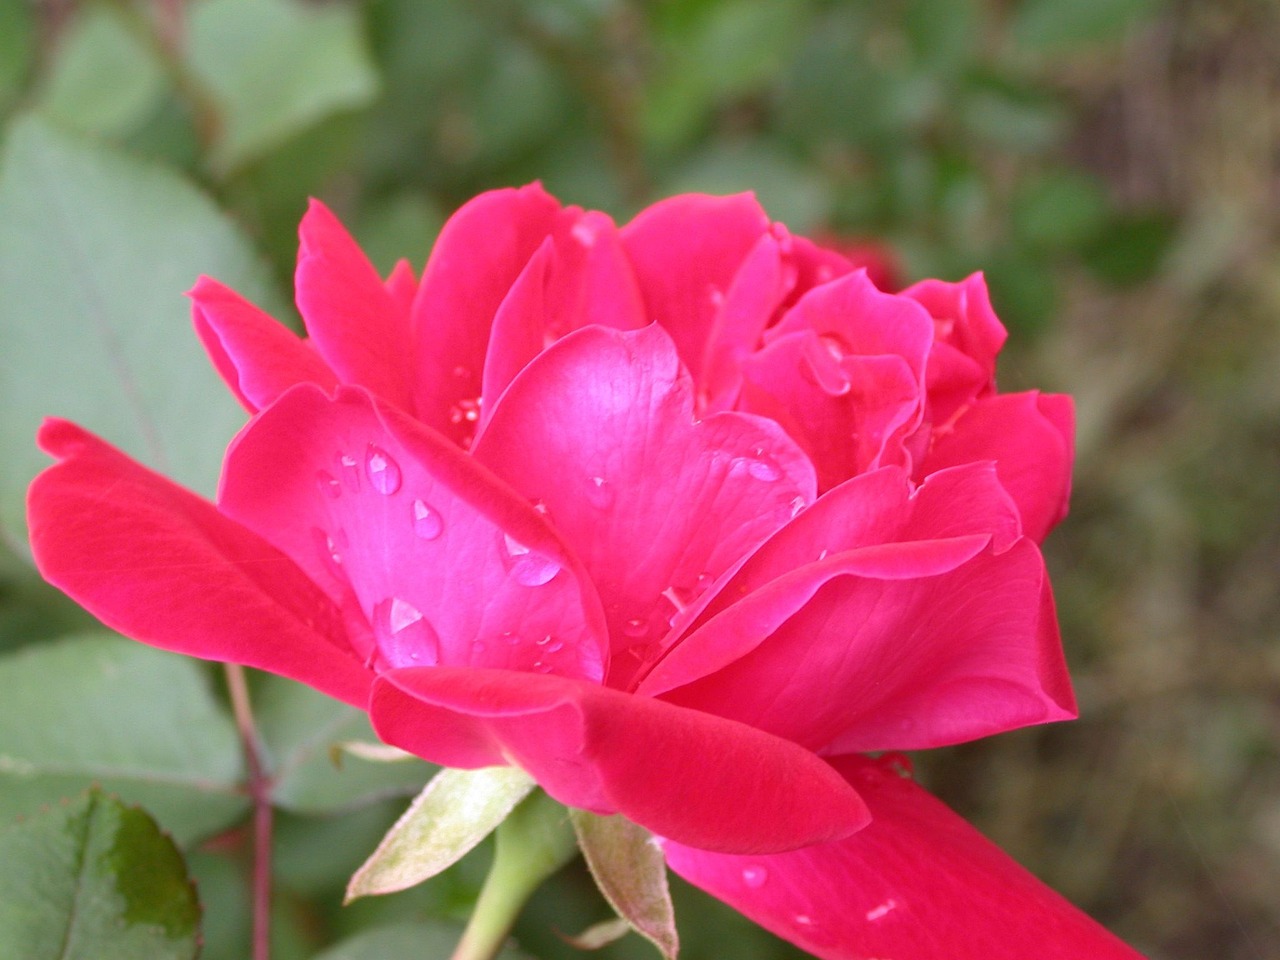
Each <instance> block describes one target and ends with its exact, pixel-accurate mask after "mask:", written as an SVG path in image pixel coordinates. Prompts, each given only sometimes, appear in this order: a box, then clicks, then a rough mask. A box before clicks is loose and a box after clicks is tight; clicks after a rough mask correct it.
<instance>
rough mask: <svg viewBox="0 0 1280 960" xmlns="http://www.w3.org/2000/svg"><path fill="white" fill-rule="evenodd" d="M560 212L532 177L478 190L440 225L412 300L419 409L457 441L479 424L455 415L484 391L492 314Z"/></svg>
mask: <svg viewBox="0 0 1280 960" xmlns="http://www.w3.org/2000/svg"><path fill="white" fill-rule="evenodd" d="M561 212H562V211H561V209H560V204H559V202H558V201H557V200H556V199H555V198H554V197H552V196H551V195H550V194H548V193H547V192H546V191H545V190H543V189H542V187H541V185H540V184H537V183H533V184H529V185H528V186H526V187H521V188H520V189H518V190H510V189H508V190H491V191H489V192H488V193H482V194H480V196H478V197H476V198H475V199H474V200H471V201H470V202H468V203H466V204H465V205H463V206H462V207H461V209H459V210H458V211H457V212H456V213H455V214H454V215H453V216H452V217H450V218H449V220H448V222H447V223H445V225H444V228H443V229H442V230H441V231H440V236H439V238H438V239H437V240H436V244H435V247H434V248H433V249H432V251H431V258H430V259H429V260H428V261H427V266H426V269H425V270H424V272H423V275H422V283H421V284H420V286H419V288H418V296H417V299H416V300H415V301H414V304H413V313H412V327H413V337H414V346H413V370H414V376H415V379H414V385H413V389H414V398H415V405H414V409H415V411H416V413H417V415H418V418H419V419H420V420H422V421H423V422H424V423H426V424H428V425H429V426H432V427H435V428H436V429H437V430H439V431H440V432H442V433H444V434H445V435H446V436H448V437H450V438H452V439H453V440H454V442H456V443H461V442H462V441H463V440H464V439H467V438H469V437H470V436H471V434H472V433H473V432H474V430H475V424H474V422H468V421H466V420H465V418H463V419H462V420H459V421H458V422H452V421H451V416H452V414H453V411H455V410H456V409H457V408H458V405H459V404H460V403H462V404H474V403H476V402H477V400H478V398H479V397H480V395H481V393H480V390H481V386H482V383H481V377H482V374H483V370H484V362H485V351H486V349H487V347H488V343H489V330H490V327H491V325H492V324H493V319H494V315H495V314H496V313H497V311H498V307H499V305H500V304H501V303H502V301H503V299H504V298H505V297H506V296H507V293H508V291H509V290H510V289H511V285H512V284H513V283H514V282H515V280H516V278H517V277H518V276H519V275H520V272H521V271H522V270H524V268H525V265H526V264H527V263H528V262H529V258H530V257H531V256H533V253H534V251H536V250H537V249H538V246H539V245H540V244H541V243H542V242H543V240H544V239H545V238H546V237H547V234H548V233H550V232H551V230H552V228H553V227H554V225H555V223H556V221H557V219H558V218H560V216H561Z"/></svg>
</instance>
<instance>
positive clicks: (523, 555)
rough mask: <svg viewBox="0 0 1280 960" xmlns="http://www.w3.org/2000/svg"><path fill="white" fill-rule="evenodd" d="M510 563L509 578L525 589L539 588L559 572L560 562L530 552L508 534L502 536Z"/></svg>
mask: <svg viewBox="0 0 1280 960" xmlns="http://www.w3.org/2000/svg"><path fill="white" fill-rule="evenodd" d="M502 540H503V543H504V544H505V546H506V548H507V556H508V558H510V561H511V566H510V570H511V576H512V577H514V578H515V581H516V583H519V584H521V585H523V586H526V587H540V586H542V585H543V584H544V583H548V582H549V581H550V580H551V579H552V578H553V577H555V575H556V574H557V573H559V572H560V570H561V566H560V561H558V560H556V559H554V558H552V557H548V556H545V555H543V554H541V553H537V552H536V551H533V550H530V549H529V548H528V547H526V546H525V545H524V544H523V543H521V542H520V541H519V540H516V539H514V538H512V537H511V536H510V535H509V534H505V533H504V534H503V535H502Z"/></svg>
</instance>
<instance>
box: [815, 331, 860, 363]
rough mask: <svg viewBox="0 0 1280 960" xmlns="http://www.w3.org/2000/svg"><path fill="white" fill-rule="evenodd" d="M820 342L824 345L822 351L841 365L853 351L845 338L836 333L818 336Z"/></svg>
mask: <svg viewBox="0 0 1280 960" xmlns="http://www.w3.org/2000/svg"><path fill="white" fill-rule="evenodd" d="M818 342H819V343H820V344H822V349H824V350H826V351H827V353H828V354H830V356H831V359H832V360H835V361H836V362H837V363H839V362H840V361H841V360H843V359H844V358H845V356H846V355H847V354H848V353H849V352H850V351H851V350H852V349H853V348H852V347H851V346H850V345H849V342H848V341H847V340H845V338H844V337H841V336H839V335H838V334H834V333H823V334H819V335H818Z"/></svg>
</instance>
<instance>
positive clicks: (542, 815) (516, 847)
mask: <svg viewBox="0 0 1280 960" xmlns="http://www.w3.org/2000/svg"><path fill="white" fill-rule="evenodd" d="M576 852H577V845H576V840H575V839H574V833H573V829H572V828H571V827H570V825H569V817H568V811H566V810H565V808H564V807H562V806H560V804H558V803H556V802H555V801H554V800H552V799H551V798H550V797H548V796H547V795H546V794H545V793H543V792H542V791H541V790H538V791H536V792H535V793H534V794H533V795H532V796H530V797H529V798H528V799H527V800H525V801H524V802H523V803H521V804H520V805H519V806H518V807H516V809H515V810H513V811H512V813H511V816H509V817H508V818H507V819H506V820H505V821H504V822H503V823H502V825H501V826H499V827H498V830H497V844H496V847H495V850H494V855H493V866H491V867H490V868H489V876H488V877H486V878H485V881H484V887H483V888H482V889H481V890H480V898H479V899H478V900H477V901H476V907H475V910H474V912H473V913H472V914H471V919H470V921H468V923H467V929H466V931H465V932H464V933H463V934H462V939H461V940H460V941H459V942H458V948H457V949H456V950H455V951H454V953H453V960H493V958H494V957H496V956H497V955H498V952H499V951H500V950H501V949H502V945H503V943H505V942H506V938H507V934H508V933H509V932H510V931H511V927H512V926H513V925H514V924H515V922H516V917H517V916H518V915H519V913H520V910H521V908H522V907H523V906H524V905H525V902H526V901H527V900H528V899H529V897H530V896H532V894H533V891H535V890H536V889H538V886H539V885H540V884H541V883H542V881H544V880H546V879H547V877H549V876H551V875H552V874H553V873H555V872H556V871H557V870H559V869H560V868H561V867H562V866H564V865H565V864H566V863H568V861H569V860H570V859H571V858H572V857H573V855H574V854H575V853H576Z"/></svg>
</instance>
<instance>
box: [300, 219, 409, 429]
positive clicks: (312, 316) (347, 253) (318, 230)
mask: <svg viewBox="0 0 1280 960" xmlns="http://www.w3.org/2000/svg"><path fill="white" fill-rule="evenodd" d="M298 232H299V235H300V237H301V241H302V242H301V246H300V247H299V249H298V268H297V272H296V274H295V278H294V282H295V285H296V287H297V291H296V296H297V301H298V311H299V312H300V313H301V314H302V319H303V320H304V321H305V322H306V325H307V333H308V334H310V336H311V342H312V344H314V346H315V348H316V349H317V350H318V351H319V352H320V355H321V356H322V357H324V359H325V360H326V361H327V362H328V364H329V366H330V367H331V368H332V369H333V371H334V373H336V374H337V375H338V378H339V379H340V380H342V382H344V383H352V384H359V385H360V386H363V387H366V388H368V389H369V390H372V391H373V392H374V393H376V394H377V395H378V396H380V397H384V398H385V399H387V400H389V401H391V402H392V403H394V404H396V405H398V406H400V407H401V408H403V409H405V410H412V409H413V408H412V406H411V404H412V391H411V384H412V382H413V376H414V371H413V369H412V366H411V350H410V344H409V318H408V315H407V314H406V313H405V311H404V310H403V308H402V307H401V305H400V304H399V302H398V301H397V299H396V298H395V297H393V296H392V293H391V292H389V291H388V288H387V286H386V285H384V284H383V282H382V278H381V277H379V276H378V272H377V271H376V270H374V268H373V264H371V263H370V262H369V258H368V257H366V256H365V255H364V252H363V251H362V250H361V249H360V247H359V246H357V244H356V242H355V240H353V239H352V238H351V235H350V234H349V233H347V231H346V230H345V229H344V228H343V226H342V224H341V223H339V222H338V218H337V217H335V216H334V215H333V214H332V213H331V212H330V211H329V209H328V208H327V207H326V206H325V205H324V204H322V203H321V202H320V201H318V200H312V201H311V205H310V207H309V208H308V209H307V213H306V216H304V217H303V218H302V224H301V226H300V227H299V228H298Z"/></svg>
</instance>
